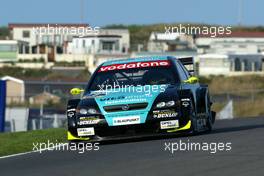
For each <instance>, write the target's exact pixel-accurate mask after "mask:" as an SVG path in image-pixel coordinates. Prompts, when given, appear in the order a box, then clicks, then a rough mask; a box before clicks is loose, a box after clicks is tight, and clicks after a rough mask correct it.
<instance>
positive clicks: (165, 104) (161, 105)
mask: <svg viewBox="0 0 264 176" xmlns="http://www.w3.org/2000/svg"><path fill="white" fill-rule="evenodd" d="M175 104H176V103H175V101H173V100H172V101H168V102H164V101H162V102H159V103H157V105H156V108H164V107H172V106H174V105H175Z"/></svg>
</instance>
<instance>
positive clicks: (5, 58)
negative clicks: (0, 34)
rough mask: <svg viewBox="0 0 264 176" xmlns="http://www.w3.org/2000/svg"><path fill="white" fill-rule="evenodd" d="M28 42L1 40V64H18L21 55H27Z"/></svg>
mask: <svg viewBox="0 0 264 176" xmlns="http://www.w3.org/2000/svg"><path fill="white" fill-rule="evenodd" d="M26 47H28V42H23V41H17V40H0V62H16V61H17V59H18V57H19V55H20V54H22V53H25V52H26V51H25V48H26Z"/></svg>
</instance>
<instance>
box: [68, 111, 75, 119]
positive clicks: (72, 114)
mask: <svg viewBox="0 0 264 176" xmlns="http://www.w3.org/2000/svg"><path fill="white" fill-rule="evenodd" d="M74 115H75V112H74V111H70V112H68V113H67V116H68V117H70V118H72V117H73V116H74Z"/></svg>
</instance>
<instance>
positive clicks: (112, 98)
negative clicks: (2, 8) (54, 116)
mask: <svg viewBox="0 0 264 176" xmlns="http://www.w3.org/2000/svg"><path fill="white" fill-rule="evenodd" d="M122 99H125V96H119V97H108V98H101V99H100V101H113V100H122Z"/></svg>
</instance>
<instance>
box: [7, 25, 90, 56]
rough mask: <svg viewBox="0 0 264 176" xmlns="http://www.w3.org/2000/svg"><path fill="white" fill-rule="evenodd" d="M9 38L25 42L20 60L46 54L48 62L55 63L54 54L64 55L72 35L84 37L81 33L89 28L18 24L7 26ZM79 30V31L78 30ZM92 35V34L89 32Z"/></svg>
mask: <svg viewBox="0 0 264 176" xmlns="http://www.w3.org/2000/svg"><path fill="white" fill-rule="evenodd" d="M8 27H9V30H10V33H11V38H12V39H13V40H17V41H23V42H27V43H28V46H25V48H24V49H23V50H24V51H25V52H23V53H26V54H25V55H24V56H23V55H22V56H20V57H21V58H23V57H26V58H27V59H32V58H36V57H37V56H38V54H46V55H47V58H48V61H55V55H56V53H65V52H66V48H67V43H68V42H70V41H71V40H72V37H73V36H74V35H79V33H80V31H82V33H80V35H85V34H86V33H85V34H84V33H83V31H85V30H86V28H89V26H88V24H20V23H11V24H9V25H8ZM80 29H81V30H80ZM91 33H92V32H91Z"/></svg>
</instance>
